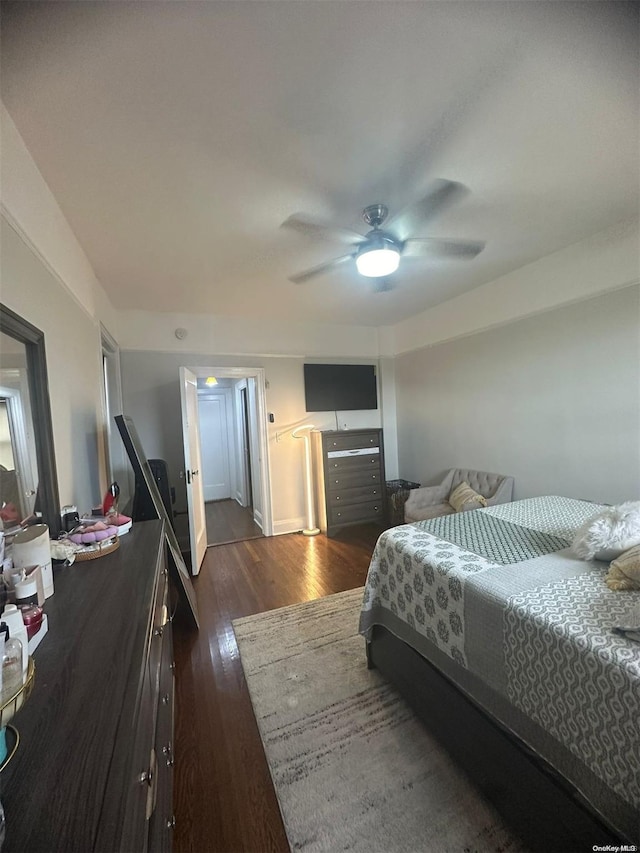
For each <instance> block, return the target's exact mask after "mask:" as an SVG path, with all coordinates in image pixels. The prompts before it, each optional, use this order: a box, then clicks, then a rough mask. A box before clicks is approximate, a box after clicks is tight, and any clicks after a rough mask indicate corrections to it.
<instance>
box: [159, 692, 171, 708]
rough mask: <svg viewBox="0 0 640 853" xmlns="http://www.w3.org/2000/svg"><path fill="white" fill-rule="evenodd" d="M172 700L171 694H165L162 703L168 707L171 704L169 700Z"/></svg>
mask: <svg viewBox="0 0 640 853" xmlns="http://www.w3.org/2000/svg"><path fill="white" fill-rule="evenodd" d="M170 699H171V696H169V694H168V693H165V694H164V696H163V697H162V700H161V701H162V704H163V705H168V704H169V700H170Z"/></svg>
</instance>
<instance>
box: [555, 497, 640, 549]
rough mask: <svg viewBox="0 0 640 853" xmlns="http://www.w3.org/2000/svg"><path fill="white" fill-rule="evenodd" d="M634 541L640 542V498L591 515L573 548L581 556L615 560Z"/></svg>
mask: <svg viewBox="0 0 640 853" xmlns="http://www.w3.org/2000/svg"><path fill="white" fill-rule="evenodd" d="M634 545H640V501H626V503H623V504H619V505H618V506H608V507H607V508H606V509H605V510H602V512H599V513H598V514H597V515H594V516H592V517H591V518H588V519H587V520H586V521H585V522H584V524H583V525H581V526H580V527H579V528H578V529H577V530H576V532H575V535H574V537H573V542H572V543H571V550H572V551H573V553H574V554H575V555H576V557H579V558H580V559H581V560H593V559H596V560H615V559H616V558H617V557H619V556H620V555H621V554H623V553H624V552H625V551H628V550H629V548H633V546H634Z"/></svg>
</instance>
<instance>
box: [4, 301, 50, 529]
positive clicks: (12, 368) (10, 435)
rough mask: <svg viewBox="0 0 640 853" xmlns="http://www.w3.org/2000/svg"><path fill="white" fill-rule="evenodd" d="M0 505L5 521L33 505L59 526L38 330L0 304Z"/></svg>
mask: <svg viewBox="0 0 640 853" xmlns="http://www.w3.org/2000/svg"><path fill="white" fill-rule="evenodd" d="M0 508H2V516H3V523H4V526H5V527H11V526H13V525H14V524H16V523H18V522H20V521H21V520H22V519H23V518H26V517H28V516H29V515H32V514H33V512H34V511H39V512H41V513H42V518H43V521H45V522H46V523H47V524H48V525H49V535H50V536H51V538H57V536H58V533H59V531H60V500H59V497H58V475H57V470H56V461H55V454H54V446H53V427H52V423H51V409H50V405H49V383H48V379H47V361H46V354H45V345H44V333H43V332H41V331H40V329H37V328H36V327H35V326H32V325H31V323H28V322H27V321H26V320H24V319H23V318H22V317H20V316H19V315H18V314H16V313H15V312H13V311H11V309H10V308H7V307H6V306H4V305H0Z"/></svg>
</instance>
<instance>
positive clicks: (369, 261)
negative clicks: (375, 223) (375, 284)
mask: <svg viewBox="0 0 640 853" xmlns="http://www.w3.org/2000/svg"><path fill="white" fill-rule="evenodd" d="M399 264H400V249H399V248H398V246H397V245H396V243H394V241H393V240H391V239H389V237H387V236H385V235H384V234H382V233H380V232H379V234H378V235H375V236H373V237H371V238H370V239H369V240H368V241H367V242H366V243H365V244H364V245H363V246H362V248H361V249H360V251H359V252H358V255H357V256H356V267H357V269H358V272H359V273H360V275H366V276H368V277H369V278H377V277H379V276H383V275H390V274H391V273H392V272H395V271H396V270H397V269H398V265H399Z"/></svg>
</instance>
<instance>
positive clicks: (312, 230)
mask: <svg viewBox="0 0 640 853" xmlns="http://www.w3.org/2000/svg"><path fill="white" fill-rule="evenodd" d="M280 227H281V228H290V229H292V230H293V231H298V232H299V233H300V234H304V235H305V236H306V237H315V238H317V239H320V240H330V241H331V242H333V243H345V244H346V245H348V246H356V245H357V244H358V243H361V242H362V241H363V240H364V237H363V235H362V234H358V232H357V231H351V230H350V229H349V228H337V227H336V226H334V225H329V224H325V223H324V222H316V221H314V220H313V219H311V218H309V217H308V216H305V214H304V213H294V214H293V215H292V216H290V217H289V218H288V219H285V221H284V222H283V223H282V225H281V226H280Z"/></svg>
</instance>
